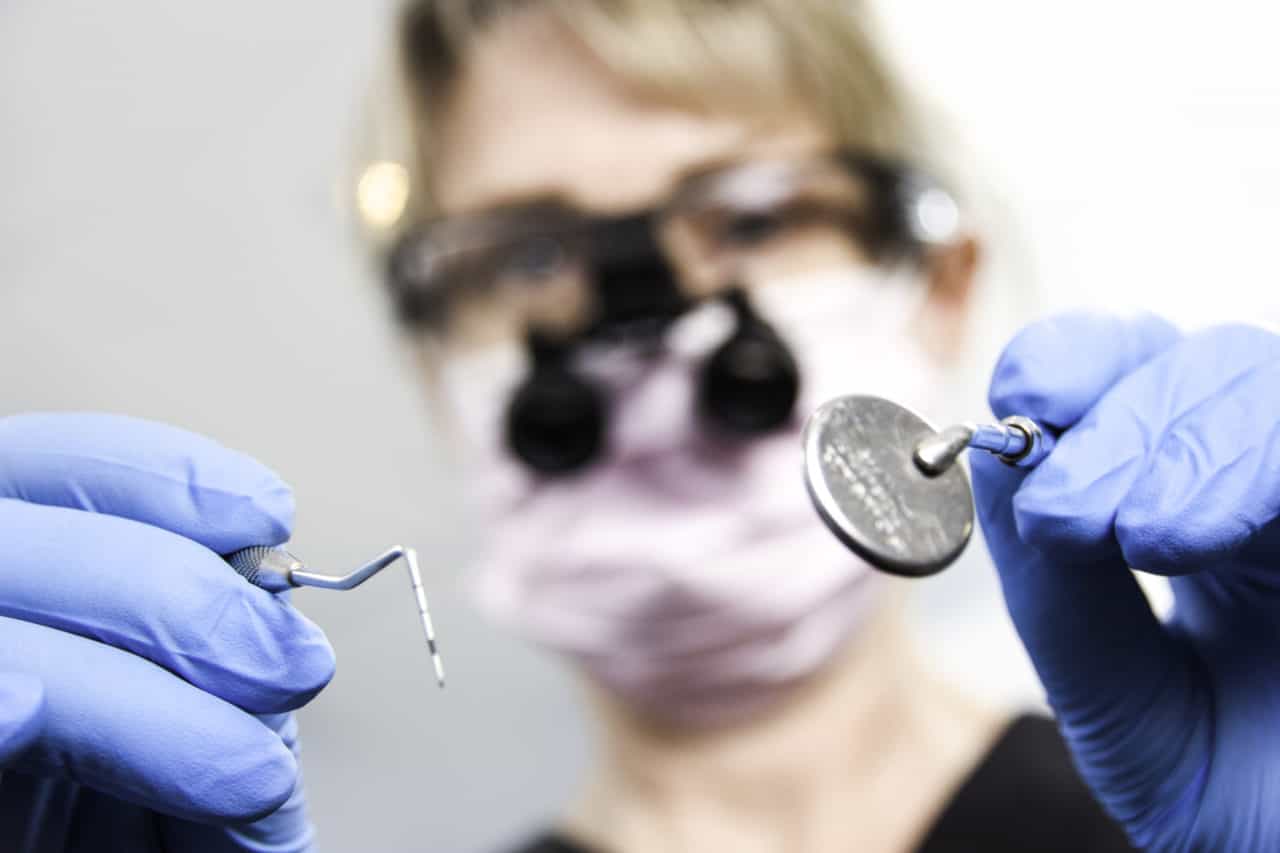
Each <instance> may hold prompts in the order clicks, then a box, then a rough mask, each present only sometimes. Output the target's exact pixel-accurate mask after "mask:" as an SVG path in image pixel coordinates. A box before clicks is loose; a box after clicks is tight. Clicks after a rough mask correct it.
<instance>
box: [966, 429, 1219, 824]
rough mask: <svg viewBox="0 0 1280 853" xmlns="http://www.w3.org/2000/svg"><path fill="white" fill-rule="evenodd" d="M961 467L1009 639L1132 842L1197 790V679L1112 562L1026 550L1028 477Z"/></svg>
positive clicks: (1208, 734) (1204, 735) (1201, 744)
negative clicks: (1018, 509) (1020, 527)
mask: <svg viewBox="0 0 1280 853" xmlns="http://www.w3.org/2000/svg"><path fill="white" fill-rule="evenodd" d="M1068 436H1070V433H1068ZM1057 453H1058V450H1055V451H1054V454H1055V455H1056V454H1057ZM1050 458H1052V456H1051V457H1050ZM970 464H971V470H972V474H973V487H974V497H975V505H976V508H977V514H978V518H979V520H980V522H981V524H982V527H983V531H984V533H985V536H986V541H987V545H988V547H989V549H990V550H991V554H992V557H993V559H994V562H995V564H996V566H997V568H998V570H999V573H1000V582H1001V587H1002V589H1003V593H1004V599H1005V603H1006V606H1007V607H1008V610H1009V614H1010V616H1011V617H1012V618H1013V623H1014V626H1015V627H1016V629H1017V631H1018V635H1019V637H1020V638H1021V639H1022V642H1023V644H1024V645H1025V646H1026V649H1027V653H1028V655H1029V656H1030V658H1031V661H1032V663H1033V665H1034V666H1035V669H1036V672H1037V674H1038V675H1039V678H1040V681H1041V683H1042V684H1043V685H1044V688H1045V692H1046V695H1047V697H1048V700H1049V703H1050V705H1051V706H1052V707H1053V710H1054V713H1055V716H1056V717H1057V718H1058V721H1059V725H1060V726H1061V727H1062V730H1063V733H1064V735H1065V737H1066V739H1067V741H1068V742H1069V743H1070V745H1071V747H1072V751H1073V753H1074V755H1075V758H1076V761H1077V763H1078V764H1079V766H1080V768H1081V770H1082V772H1083V774H1084V776H1085V778H1087V779H1089V780H1090V784H1091V785H1093V786H1094V788H1095V791H1096V792H1097V793H1098V794H1099V795H1100V797H1101V798H1102V799H1103V800H1104V801H1105V802H1107V804H1108V807H1109V808H1110V809H1111V811H1112V812H1113V814H1114V816H1115V817H1116V818H1117V819H1119V820H1120V821H1121V822H1123V823H1124V824H1125V826H1126V827H1127V828H1128V829H1129V830H1130V832H1131V834H1132V835H1133V837H1134V838H1135V840H1137V841H1141V839H1142V838H1143V837H1145V836H1146V834H1147V833H1148V831H1154V830H1153V828H1154V827H1156V826H1158V824H1159V822H1160V820H1161V819H1162V818H1163V817H1164V816H1165V815H1164V808H1163V805H1162V804H1167V803H1170V802H1175V801H1177V800H1178V798H1179V797H1180V796H1181V795H1182V794H1184V793H1186V792H1188V791H1192V790H1194V788H1195V785H1196V784H1197V780H1198V779H1199V778H1200V775H1199V774H1200V773H1201V772H1202V771H1203V769H1204V767H1205V766H1206V762H1207V761H1208V757H1209V751H1210V747H1211V738H1212V725H1211V714H1210V705H1211V702H1210V700H1209V698H1208V697H1209V691H1208V689H1207V688H1206V685H1205V683H1204V681H1203V678H1202V677H1201V674H1200V671H1199V670H1198V669H1196V667H1195V665H1194V661H1193V659H1192V658H1191V656H1190V655H1188V654H1187V653H1186V652H1185V650H1184V649H1183V648H1182V647H1181V646H1180V645H1179V644H1178V643H1177V641H1176V640H1175V639H1174V638H1173V637H1172V636H1171V635H1170V634H1169V633H1168V632H1167V631H1165V629H1164V628H1163V626H1162V625H1160V623H1159V621H1158V620H1157V619H1156V617H1155V615H1154V614H1153V613H1152V612H1151V608H1150V606H1149V605H1148V603H1147V600H1146V598H1145V597H1144V595H1143V593H1142V591H1141V589H1140V588H1139V587H1138V584H1137V581H1136V580H1135V579H1134V577H1133V575H1132V573H1130V572H1129V571H1128V568H1127V567H1126V566H1125V564H1124V562H1123V560H1122V559H1119V558H1118V555H1115V556H1116V558H1115V559H1100V560H1092V559H1088V558H1087V557H1088V555H1083V554H1081V552H1079V551H1074V550H1070V549H1061V548H1053V547H1049V548H1040V547H1037V546H1036V545H1031V544H1027V543H1026V542H1024V541H1023V539H1022V538H1021V537H1020V536H1019V535H1018V532H1017V529H1016V525H1015V521H1014V506H1015V499H1014V495H1015V493H1017V492H1018V489H1019V487H1023V488H1026V486H1024V478H1027V475H1026V474H1025V472H1023V471H1021V470H1018V469H1014V468H1012V467H1010V466H1008V465H1005V464H1004V463H1002V462H1000V461H999V460H998V459H996V458H995V457H994V456H990V455H988V454H976V455H974V456H973V457H972V458H971V460H970ZM1032 476H1035V475H1034V474H1033V475H1032ZM1025 482H1026V484H1027V485H1029V483H1030V480H1029V479H1026V480H1025ZM1135 731H1141V732H1143V733H1144V735H1143V737H1142V738H1140V739H1139V738H1133V737H1132V736H1131V735H1132V733H1133V732H1135Z"/></svg>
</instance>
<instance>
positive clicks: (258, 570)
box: [224, 545, 444, 687]
mask: <svg viewBox="0 0 1280 853" xmlns="http://www.w3.org/2000/svg"><path fill="white" fill-rule="evenodd" d="M402 557H403V558H404V562H405V565H406V566H407V567H408V569H409V583H410V584H411V585H412V586H413V595H414V598H415V599H416V601H417V604H418V615H419V616H420V617H421V619H422V629H423V631H425V632H426V635H427V649H428V651H430V653H431V665H432V667H434V669H435V673H436V682H437V683H438V684H439V685H440V686H441V687H443V686H444V664H443V663H442V662H441V660H440V653H439V650H438V649H437V648H436V632H435V628H434V627H433V626H432V624H431V612H430V610H428V609H427V596H426V593H425V592H423V589H422V574H421V573H420V572H419V570H418V552H417V551H415V550H414V549H412V548H405V547H404V546H402V545H396V546H394V547H392V548H389V549H387V550H386V551H385V552H383V553H382V554H379V555H378V556H377V557H374V558H373V559H372V560H370V561H369V562H367V563H365V564H364V565H363V566H360V567H359V568H357V569H355V570H353V571H351V572H348V573H347V574H345V575H340V576H334V575H322V574H318V573H316V572H313V571H310V570H308V569H307V568H306V567H305V566H304V565H303V564H302V561H301V560H299V559H298V558H297V557H295V556H293V554H290V553H289V552H288V551H286V550H285V549H284V548H280V547H271V546H266V545H254V546H252V547H249V548H243V549H241V550H239V551H236V552H234V553H232V554H227V555H225V556H224V559H225V560H226V561H227V562H228V563H230V564H231V568H233V569H235V570H236V572H238V573H239V574H240V576H241V577H243V578H244V579H245V580H247V581H249V583H251V584H253V585H254V586H257V587H261V588H262V589H265V590H267V591H268V592H280V591H282V590H286V589H291V588H293V587H298V586H310V587H318V588H320V589H344V590H345V589H353V588H355V587H357V586H359V585H360V584H362V583H364V582H365V581H367V580H368V579H369V578H371V577H373V576H374V575H376V574H377V573H378V572H380V571H382V570H383V569H385V568H386V567H387V566H389V565H391V564H392V563H394V562H395V561H396V560H399V559H400V558H402Z"/></svg>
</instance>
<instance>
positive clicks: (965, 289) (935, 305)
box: [921, 234, 982, 360]
mask: <svg viewBox="0 0 1280 853" xmlns="http://www.w3.org/2000/svg"><path fill="white" fill-rule="evenodd" d="M981 256H982V251H981V248H980V246H979V245H978V240H977V238H976V237H974V236H972V235H968V234H966V235H962V236H961V237H959V238H957V239H956V240H953V241H952V242H950V243H947V244H946V245H945V246H940V247H938V248H936V249H934V250H932V251H931V252H929V255H928V257H927V258H926V259H925V277H926V279H927V281H928V284H929V299H928V301H927V302H926V304H925V308H924V311H923V316H922V317H921V325H922V329H921V332H922V334H923V336H924V341H925V344H926V346H927V348H928V349H929V351H930V352H931V353H932V354H933V355H934V356H935V357H937V358H939V359H942V360H946V359H948V358H949V357H951V356H954V355H955V354H956V353H957V352H959V350H960V348H961V347H962V346H963V344H964V341H963V337H964V329H965V316H966V315H967V314H968V311H969V304H970V301H971V300H970V297H971V296H972V294H973V284H974V279H975V276H976V274H977V270H978V263H979V261H980V260H981Z"/></svg>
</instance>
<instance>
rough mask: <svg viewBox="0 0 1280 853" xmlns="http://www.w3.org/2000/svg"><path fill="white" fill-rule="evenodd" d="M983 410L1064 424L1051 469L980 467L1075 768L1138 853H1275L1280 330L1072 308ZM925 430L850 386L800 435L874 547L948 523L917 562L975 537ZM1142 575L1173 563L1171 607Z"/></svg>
mask: <svg viewBox="0 0 1280 853" xmlns="http://www.w3.org/2000/svg"><path fill="white" fill-rule="evenodd" d="M1081 353H1088V354H1089V355H1088V357H1085V358H1082V357H1081V355H1080V354H1081ZM990 402H991V407H992V409H993V411H994V412H995V413H996V414H997V416H1004V417H1006V418H1007V417H1009V416H1013V415H1020V416H1024V417H1027V418H1029V419H1030V420H1031V421H1033V422H1034V423H1036V424H1039V425H1041V427H1042V430H1043V433H1042V435H1043V436H1048V435H1054V436H1056V437H1057V442H1056V446H1055V447H1052V448H1051V452H1049V453H1047V455H1044V458H1043V459H1041V460H1040V464H1039V465H1038V466H1035V467H1031V468H1027V467H1021V468H1020V467H1018V466H1017V465H1016V464H1014V465H1011V464H1007V462H1006V461H1001V460H1000V459H998V458H996V457H995V456H994V455H993V454H989V453H978V454H974V455H973V457H972V459H971V467H972V473H973V479H974V493H975V495H976V498H977V501H976V505H977V515H978V518H979V520H980V521H981V523H982V525H983V529H984V533H985V535H986V541H987V544H988V547H989V548H990V550H991V554H992V557H993V558H994V561H995V564H996V567H997V569H998V571H999V574H1000V579H1001V583H1002V587H1003V591H1004V597H1005V601H1006V604H1007V606H1008V609H1009V612H1010V614H1011V615H1012V617H1013V621H1014V624H1015V626H1016V628H1017V630H1018V633H1019V635H1020V636H1021V638H1022V640H1023V643H1024V644H1025V646H1026V648H1027V651H1028V652H1029V654H1030V657H1031V660H1032V662H1033V664H1034V665H1035V667H1036V670H1037V672H1038V674H1039V676H1040V679H1041V681H1042V683H1043V684H1044V688H1045V692H1046V694H1047V698H1048V700H1049V703H1050V705H1051V706H1052V708H1053V710H1054V712H1055V716H1056V717H1057V719H1058V722H1059V725H1060V727H1061V729H1062V731H1063V734H1064V736H1065V738H1066V740H1067V742H1068V745H1069V746H1070V748H1071V750H1072V753H1073V758H1074V760H1075V763H1076V765H1077V767H1078V768H1079V770H1080V772H1081V775H1082V776H1083V778H1084V779H1085V781H1086V782H1087V783H1088V784H1089V785H1090V787H1091V788H1092V789H1093V791H1094V793H1095V794H1096V795H1097V797H1098V798H1099V800H1100V801H1101V802H1102V803H1103V805H1104V806H1105V807H1106V808H1107V809H1108V811H1109V812H1110V813H1111V814H1112V815H1113V816H1114V817H1115V818H1116V819H1117V820H1119V821H1120V823H1121V824H1122V825H1123V826H1124V827H1125V829H1126V831H1127V832H1128V834H1129V837H1130V838H1131V839H1132V840H1133V841H1134V843H1135V844H1137V845H1138V846H1140V847H1141V848H1142V849H1148V850H1187V849H1195V850H1271V849H1275V848H1276V847H1277V846H1278V845H1280V813H1277V811H1276V809H1274V807H1273V806H1272V804H1271V802H1270V799H1269V798H1268V797H1267V796H1265V792H1267V791H1270V790H1273V789H1274V788H1275V787H1276V785H1277V784H1280V744H1278V743H1277V741H1276V739H1275V736H1274V725H1273V721H1274V720H1275V719H1276V718H1277V714H1280V664H1277V660H1280V630H1278V629H1277V627H1276V626H1277V625H1278V624H1280V336H1277V335H1275V334H1272V333H1270V332H1268V331H1265V330H1263V329H1260V328H1253V327H1248V326H1225V327H1220V328H1213V329H1208V330H1206V331H1202V332H1199V333H1196V334H1190V335H1184V334H1182V333H1180V332H1178V331H1177V330H1176V329H1174V328H1173V327H1172V326H1170V325H1169V324H1168V323H1166V322H1164V321H1162V320H1160V319H1158V318H1156V317H1152V316H1140V317H1136V318H1129V319H1121V318H1113V317H1099V316H1090V315H1066V316H1063V317H1058V318H1054V319H1050V320H1047V321H1043V322H1040V323H1036V324H1034V325H1032V326H1030V327H1028V328H1027V329H1025V330H1024V331H1023V332H1022V333H1020V334H1019V335H1018V336H1017V337H1016V338H1015V339H1014V340H1013V342H1012V343H1010V344H1009V346H1008V347H1007V348H1006V350H1005V352H1004V354H1003V356H1002V357H1001V359H1000V361H999V363H998V365H997V367H996V370H995V373H994V377H993V380H992V384H991V390H990ZM885 424H889V426H888V427H886V426H885ZM886 429H887V432H886ZM945 432H947V431H944V433H945ZM932 434H933V433H932V431H931V430H930V429H929V428H928V426H927V425H926V424H924V423H923V422H921V421H919V420H918V419H915V418H914V416H910V415H909V413H903V412H902V411H901V410H900V409H899V408H898V407H896V406H893V405H892V404H885V403H879V402H877V403H871V402H867V401H865V400H863V401H858V400H856V398H855V399H854V400H853V401H852V402H851V401H842V402H837V403H835V404H833V405H832V406H830V407H824V409H822V410H820V411H819V413H818V414H817V415H815V419H814V423H813V424H812V425H811V426H810V434H809V437H808V444H807V445H806V450H807V454H808V459H807V463H808V465H809V468H810V472H809V473H810V477H811V486H812V487H813V493H814V497H815V499H816V500H817V501H818V502H819V506H820V507H821V508H822V511H823V512H824V513H825V515H826V516H832V517H834V526H835V527H836V528H837V529H838V531H839V532H840V533H841V534H842V535H841V538H842V539H843V540H844V541H846V543H847V544H850V545H851V546H852V547H855V548H856V549H858V550H859V552H860V553H862V552H868V553H872V554H874V553H876V552H875V548H876V547H877V546H879V545H880V544H881V543H883V542H884V541H887V539H889V538H891V537H892V535H893V534H894V533H895V532H896V531H899V529H901V531H905V532H911V531H915V530H917V529H920V528H922V527H923V528H924V529H926V530H931V529H935V528H936V529H939V530H942V531H943V532H944V533H945V535H942V534H938V540H937V541H938V542H940V543H941V545H940V546H939V547H938V548H936V549H935V551H934V552H932V554H930V555H929V559H927V560H926V559H921V560H919V561H917V562H916V563H914V564H910V565H909V566H908V568H911V567H923V569H922V570H919V571H915V572H914V573H915V574H924V573H928V571H931V570H935V569H937V568H940V567H941V566H943V565H945V563H946V561H947V559H948V558H950V557H953V556H954V553H955V552H958V549H959V548H962V547H963V539H964V538H965V536H967V532H966V531H965V529H964V523H965V521H966V520H967V519H968V518H969V517H970V516H968V514H967V501H968V487H967V483H965V482H964V477H963V473H962V472H960V471H959V470H958V469H956V468H952V469H950V470H948V471H946V472H945V473H944V474H942V475H941V476H939V477H937V478H936V479H934V480H928V479H927V475H926V473H925V472H924V471H920V470H913V468H918V465H916V463H918V462H919V460H918V459H916V458H915V455H916V454H915V450H916V448H917V447H918V446H919V441H920V436H921V435H925V436H929V435H932ZM952 437H953V438H954V437H955V436H954V435H953V436H952ZM957 442H958V439H957ZM945 445H947V441H946V437H945V436H944V437H943V438H939V439H935V440H934V441H933V442H932V443H926V445H925V447H926V450H929V449H932V450H934V451H938V450H939V448H942V449H944V450H945ZM1044 447H1045V448H1048V447H1049V446H1048V445H1047V444H1046V445H1044ZM928 455H929V454H928V453H926V454H925V456H926V457H927V456H928ZM942 455H944V456H945V455H946V454H945V453H944V454H942ZM850 460H853V461H852V462H850ZM926 461H927V460H926ZM842 465H843V466H844V467H841V466H842ZM926 467H927V466H926ZM832 484H835V485H834V486H833V485H832ZM837 488H843V489H844V492H843V499H842V500H838V499H837V498H840V497H841V493H839V492H837V491H836V489H837ZM824 489H825V490H826V491H825V492H824V491H823V490H824ZM854 497H856V498H857V499H856V500H855V499H854ZM850 507H853V509H850ZM858 513H861V515H859V514H858ZM841 514H844V515H841ZM824 517H825V516H824ZM828 523H829V524H833V522H832V521H831V519H828ZM948 525H949V526H948ZM931 541H933V540H929V539H928V538H927V537H926V542H931ZM943 546H946V547H943ZM912 553H914V552H912ZM879 564H880V565H882V566H887V567H888V568H890V570H895V571H899V573H912V572H904V571H903V570H902V566H901V565H900V564H895V563H894V562H893V560H891V559H884V560H881V561H880V563H879ZM1132 569H1137V570H1142V571H1146V572H1152V573H1156V574H1161V575H1167V576H1169V577H1170V578H1171V579H1172V587H1173V592H1174V594H1175V600H1176V604H1175V608H1174V610H1173V613H1172V615H1171V616H1170V618H1169V619H1168V620H1167V621H1165V622H1163V623H1162V622H1161V621H1160V620H1159V619H1157V617H1156V616H1155V615H1154V614H1153V612H1152V610H1151V607H1150V605H1149V604H1148V602H1147V600H1146V598H1145V596H1144V595H1143V593H1142V591H1141V589H1140V588H1139V586H1138V584H1137V582H1136V580H1135V578H1134V576H1133V573H1132V571H1131V570H1132Z"/></svg>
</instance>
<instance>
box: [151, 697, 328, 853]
mask: <svg viewBox="0 0 1280 853" xmlns="http://www.w3.org/2000/svg"><path fill="white" fill-rule="evenodd" d="M264 722H266V723H267V724H268V725H269V726H271V728H272V729H274V730H275V731H276V732H277V733H278V734H279V735H280V737H281V739H282V740H283V741H284V743H285V745H286V746H288V747H289V749H290V751H292V752H293V754H294V758H295V759H296V758H297V756H298V722H297V718H296V717H294V716H293V715H292V714H281V715H278V716H276V717H275V718H273V719H267V720H264ZM299 776H301V772H300V773H299ZM306 805H307V801H306V796H305V795H304V787H303V784H302V781H301V778H299V781H298V783H297V784H296V785H295V786H294V789H293V794H292V795H291V796H290V797H289V799H288V801H286V802H285V804H284V805H283V806H281V807H280V808H278V809H276V810H275V811H274V812H272V813H271V814H269V815H267V816H266V817H264V818H261V819H259V820H256V821H253V822H252V823H245V824H229V825H224V826H215V825H210V824H205V823H196V822H194V821H189V820H183V819H181V818H169V819H166V820H163V821H161V822H160V826H159V834H160V838H161V840H162V841H163V844H164V848H165V849H166V850H198V851H200V853H304V851H308V850H311V849H312V844H313V843H314V841H315V827H314V826H313V825H312V823H311V820H310V819H309V818H308V816H307V808H306Z"/></svg>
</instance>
